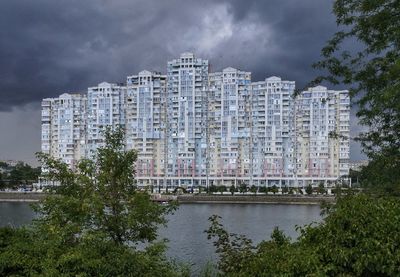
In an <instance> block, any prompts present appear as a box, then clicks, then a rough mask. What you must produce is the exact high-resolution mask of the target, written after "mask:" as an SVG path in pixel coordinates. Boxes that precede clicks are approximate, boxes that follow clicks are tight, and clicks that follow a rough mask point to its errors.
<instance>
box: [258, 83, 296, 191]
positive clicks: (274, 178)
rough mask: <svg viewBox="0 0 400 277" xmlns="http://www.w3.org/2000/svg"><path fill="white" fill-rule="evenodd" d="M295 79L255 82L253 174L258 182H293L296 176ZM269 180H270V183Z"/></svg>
mask: <svg viewBox="0 0 400 277" xmlns="http://www.w3.org/2000/svg"><path fill="white" fill-rule="evenodd" d="M294 89H295V82H294V81H284V80H281V78H279V77H270V78H267V79H265V81H260V82H254V83H252V119H251V120H252V122H253V124H252V125H253V135H252V136H253V143H252V147H251V148H252V153H253V166H252V168H253V176H254V177H255V184H256V185H265V184H267V185H270V184H275V185H278V184H280V185H282V181H283V182H284V183H285V185H290V184H289V183H290V180H291V179H293V177H294V162H295V153H294V145H295V137H294V129H293V127H294ZM269 180H270V182H269Z"/></svg>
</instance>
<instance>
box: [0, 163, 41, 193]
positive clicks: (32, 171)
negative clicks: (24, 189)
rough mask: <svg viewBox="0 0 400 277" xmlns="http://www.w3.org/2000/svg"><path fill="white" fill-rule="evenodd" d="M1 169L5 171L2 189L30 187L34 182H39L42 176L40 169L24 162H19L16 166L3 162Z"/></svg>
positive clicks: (2, 177) (2, 178)
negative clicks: (21, 186)
mask: <svg viewBox="0 0 400 277" xmlns="http://www.w3.org/2000/svg"><path fill="white" fill-rule="evenodd" d="M0 168H3V170H4V172H3V173H1V178H0V180H2V182H1V183H2V188H13V189H16V188H18V186H20V185H30V184H32V183H33V182H37V181H38V177H39V176H40V174H41V169H40V167H31V166H30V165H28V164H26V163H23V162H19V163H17V164H16V165H15V166H10V165H9V164H7V163H5V162H1V164H0Z"/></svg>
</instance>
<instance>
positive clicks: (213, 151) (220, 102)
mask: <svg viewBox="0 0 400 277" xmlns="http://www.w3.org/2000/svg"><path fill="white" fill-rule="evenodd" d="M250 101H251V73H250V72H245V71H241V70H237V69H234V68H232V67H228V68H225V69H224V70H223V71H222V72H216V73H210V76H209V96H208V107H209V108H208V119H205V124H206V126H207V130H208V132H207V133H208V143H207V146H208V147H207V150H208V151H207V152H208V162H207V166H208V175H209V176H212V177H214V178H212V180H209V181H210V183H211V184H215V185H220V184H225V185H231V184H234V183H235V181H236V180H237V179H238V178H242V177H244V176H249V174H250V172H251V162H250V157H251V149H252V148H251V143H250V140H251V129H252V127H251V120H249V119H250V117H251V116H250V115H251V102H250Z"/></svg>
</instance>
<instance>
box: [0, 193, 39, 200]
mask: <svg viewBox="0 0 400 277" xmlns="http://www.w3.org/2000/svg"><path fill="white" fill-rule="evenodd" d="M44 197H45V194H44V193H43V192H21V191H10V192H5V191H1V192H0V202H37V201H39V200H41V199H43V198H44Z"/></svg>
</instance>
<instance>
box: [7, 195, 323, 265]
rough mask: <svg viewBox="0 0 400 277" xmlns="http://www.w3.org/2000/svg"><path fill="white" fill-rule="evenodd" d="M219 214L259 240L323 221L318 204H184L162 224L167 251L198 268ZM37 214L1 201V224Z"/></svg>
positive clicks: (209, 256)
mask: <svg viewBox="0 0 400 277" xmlns="http://www.w3.org/2000/svg"><path fill="white" fill-rule="evenodd" d="M213 214H217V215H220V216H221V217H222V223H223V225H224V226H225V227H226V229H227V230H228V231H229V232H231V233H237V234H244V235H246V236H247V237H248V238H250V239H252V240H253V242H254V243H259V242H260V241H262V240H264V239H269V236H270V234H271V232H272V230H273V229H274V227H275V226H278V227H279V228H280V229H281V230H283V231H284V232H285V233H286V234H287V235H289V236H291V237H292V238H293V239H295V238H296V237H297V235H298V234H297V233H296V231H295V227H296V225H299V226H303V225H306V224H310V223H312V222H319V221H321V216H320V207H319V206H317V205H283V204H282V205H280V204H182V205H180V206H179V208H178V210H177V211H175V213H174V214H172V215H169V216H168V219H169V222H168V225H167V227H162V228H160V231H159V233H160V237H161V238H167V239H168V240H169V243H168V247H169V248H168V251H167V255H168V256H169V257H170V258H172V259H175V260H176V261H178V262H181V263H185V264H188V265H189V266H191V267H192V269H193V270H194V271H195V272H198V270H199V268H201V267H202V265H204V264H205V263H207V262H213V261H215V259H216V255H215V249H214V246H213V245H212V242H211V241H208V240H207V234H206V233H205V232H204V230H206V229H207V228H208V227H209V222H208V218H209V217H210V216H211V215H213ZM34 216H35V214H34V212H33V211H32V210H31V208H30V206H29V204H28V203H22V202H0V226H6V225H12V226H21V225H23V224H28V223H29V222H30V221H31V220H32V218H34Z"/></svg>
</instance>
